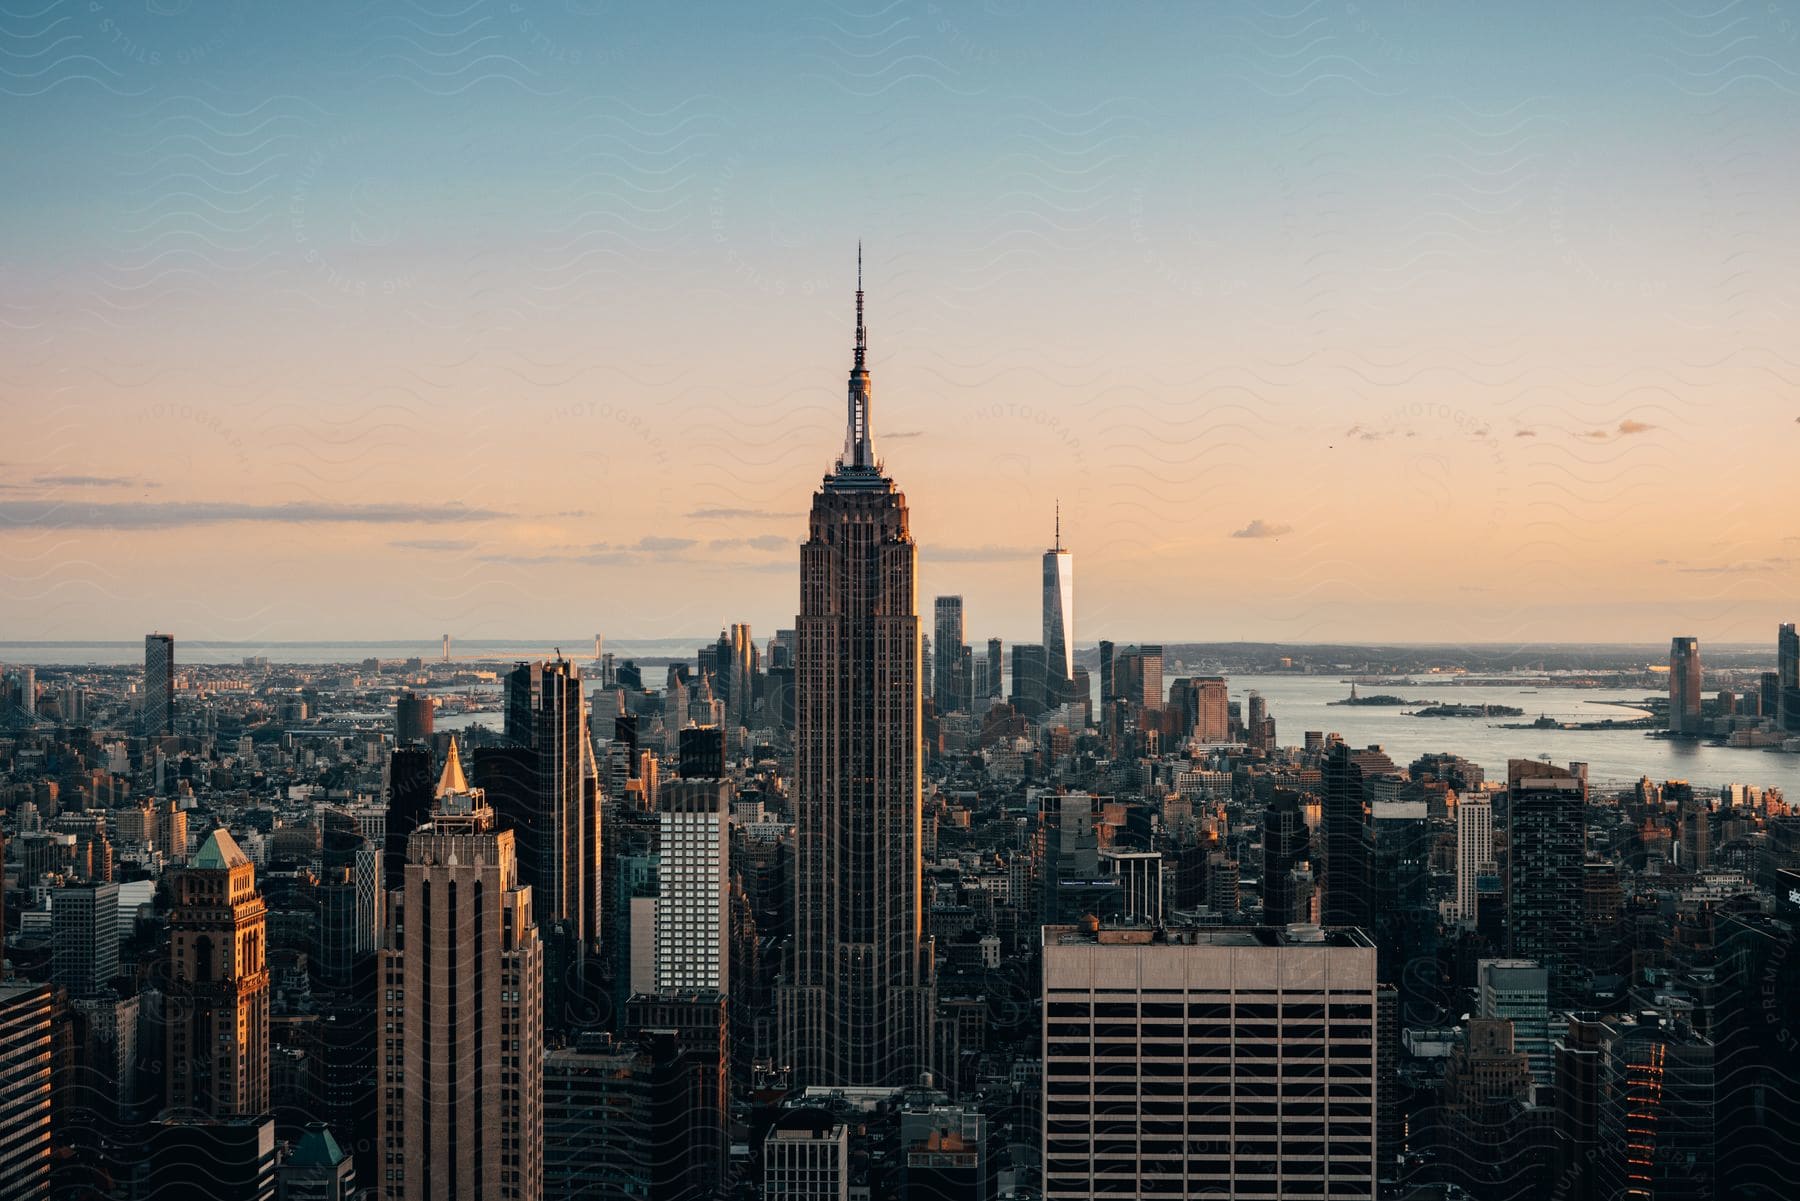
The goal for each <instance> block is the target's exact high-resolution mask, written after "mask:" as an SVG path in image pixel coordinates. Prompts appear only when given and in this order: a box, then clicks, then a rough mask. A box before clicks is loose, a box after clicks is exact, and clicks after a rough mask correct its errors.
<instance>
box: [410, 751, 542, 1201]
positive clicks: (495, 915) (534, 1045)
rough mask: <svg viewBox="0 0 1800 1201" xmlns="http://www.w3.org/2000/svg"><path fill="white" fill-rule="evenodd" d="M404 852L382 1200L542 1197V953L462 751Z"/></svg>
mask: <svg viewBox="0 0 1800 1201" xmlns="http://www.w3.org/2000/svg"><path fill="white" fill-rule="evenodd" d="M434 804H435V809H434V811H433V813H432V817H431V821H430V822H428V823H427V824H426V825H424V826H422V827H420V828H419V829H418V830H415V831H414V832H413V835H412V837H411V839H410V840H409V841H408V843H407V854H406V870H405V877H404V883H403V885H402V887H401V888H400V889H399V890H398V891H396V892H395V893H394V894H393V896H392V898H391V900H390V903H389V906H388V928H387V933H386V937H385V938H384V940H383V946H382V949H381V952H380V955H379V967H378V973H379V980H378V983H379V985H380V987H381V990H382V995H383V997H384V1001H383V1003H382V1012H383V1021H384V1022H385V1023H386V1027H385V1032H384V1034H383V1036H382V1040H381V1051H380V1055H381V1064H380V1077H379V1082H380V1083H379V1086H378V1088H377V1092H376V1130H377V1131H378V1132H379V1135H380V1152H379V1154H378V1156H377V1160H376V1162H377V1164H378V1179H377V1180H376V1182H375V1183H376V1187H377V1188H378V1190H379V1195H380V1196H381V1198H383V1199H384V1201H474V1199H476V1198H489V1197H499V1198H514V1199H520V1201H525V1199H532V1198H536V1197H538V1196H539V1195H540V1194H541V1192H542V1189H543V1148H544V1128H543V1070H544V1056H543V1046H544V1019H543V1012H544V1004H543V988H544V949H543V945H542V944H541V943H540V942H539V941H538V936H537V926H536V924H535V923H534V921H533V916H532V892H531V888H530V886H529V885H527V884H525V883H524V882H523V880H522V879H521V873H520V871H519V865H518V862H517V860H516V858H515V856H514V853H513V832H512V831H511V830H497V829H495V818H494V811H493V809H492V808H490V807H489V806H488V804H487V799H486V797H485V796H483V795H482V793H481V791H480V790H479V789H472V788H470V787H469V785H468V781H467V779H466V778H465V776H464V775H463V769H462V758H461V756H460V754H459V753H458V751H457V748H456V743H455V742H454V741H453V742H452V743H451V744H450V753H449V756H448V757H447V758H446V760H445V763H444V772H443V775H442V777H441V778H440V779H439V781H438V785H437V789H436V795H435V797H434Z"/></svg>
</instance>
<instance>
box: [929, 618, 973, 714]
mask: <svg viewBox="0 0 1800 1201" xmlns="http://www.w3.org/2000/svg"><path fill="white" fill-rule="evenodd" d="M932 611H933V620H932V636H931V648H932V660H933V662H932V670H931V696H932V700H933V701H934V702H935V703H936V705H937V711H938V712H939V713H955V712H959V711H960V710H963V709H966V708H968V705H967V703H966V698H965V693H966V692H967V691H968V684H967V676H966V675H965V674H964V672H963V652H964V651H965V650H966V649H967V647H965V646H964V645H963V598H962V597H960V596H940V597H938V598H937V602H936V603H935V604H934V605H933V607H932Z"/></svg>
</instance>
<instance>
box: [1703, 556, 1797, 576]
mask: <svg viewBox="0 0 1800 1201" xmlns="http://www.w3.org/2000/svg"><path fill="white" fill-rule="evenodd" d="M1794 564H1795V560H1794V559H1791V558H1787V557H1786V556H1782V555H1776V556H1772V557H1770V558H1767V559H1746V560H1745V561H1744V562H1742V563H1721V564H1719V565H1718V566H1715V567H1678V568H1676V570H1677V571H1685V572H1691V573H1693V574H1695V575H1740V574H1742V575H1757V574H1760V573H1762V572H1765V571H1787V570H1788V569H1790V568H1792V567H1793V566H1794Z"/></svg>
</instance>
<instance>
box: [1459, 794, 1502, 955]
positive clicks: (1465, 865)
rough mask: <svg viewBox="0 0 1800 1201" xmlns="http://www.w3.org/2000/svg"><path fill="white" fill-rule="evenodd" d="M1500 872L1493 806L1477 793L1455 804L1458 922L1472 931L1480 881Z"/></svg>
mask: <svg viewBox="0 0 1800 1201" xmlns="http://www.w3.org/2000/svg"><path fill="white" fill-rule="evenodd" d="M1497 871H1499V867H1498V866H1497V865H1496V864H1495V862H1494V805H1493V802H1492V801H1490V800H1489V799H1488V798H1487V797H1485V796H1479V795H1476V794H1474V793H1471V794H1469V795H1468V796H1465V797H1463V798H1462V799H1460V800H1459V801H1457V803H1456V920H1457V921H1458V922H1459V923H1460V924H1461V925H1463V926H1466V927H1473V926H1474V925H1475V918H1476V917H1477V916H1478V915H1477V912H1476V898H1477V897H1478V896H1479V895H1480V894H1479V891H1478V888H1477V881H1478V880H1479V879H1480V878H1481V877H1482V876H1491V875H1494V874H1495V873H1496V872H1497Z"/></svg>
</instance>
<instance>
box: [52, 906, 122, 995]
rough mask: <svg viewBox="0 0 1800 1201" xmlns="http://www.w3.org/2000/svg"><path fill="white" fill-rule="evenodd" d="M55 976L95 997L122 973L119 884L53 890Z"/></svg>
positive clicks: (72, 991)
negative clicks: (120, 966)
mask: <svg viewBox="0 0 1800 1201" xmlns="http://www.w3.org/2000/svg"><path fill="white" fill-rule="evenodd" d="M50 930H51V954H50V978H51V980H53V981H54V982H55V983H57V984H60V985H62V987H64V988H66V989H68V990H69V993H70V995H72V996H76V997H91V996H93V995H95V994H96V993H98V992H99V991H100V990H101V989H103V988H105V987H106V986H107V985H108V984H109V983H110V982H111V981H112V978H113V977H114V976H116V975H118V974H119V886H118V885H117V884H86V885H83V884H69V885H65V886H64V887H62V888H58V889H57V890H55V891H54V892H52V893H51V894H50Z"/></svg>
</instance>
